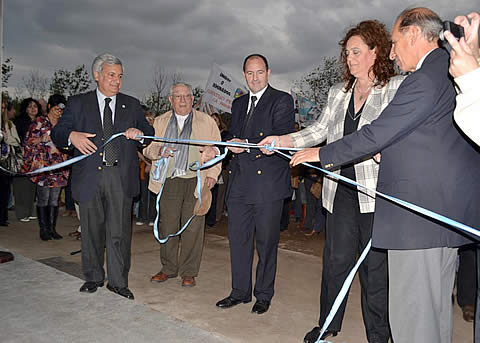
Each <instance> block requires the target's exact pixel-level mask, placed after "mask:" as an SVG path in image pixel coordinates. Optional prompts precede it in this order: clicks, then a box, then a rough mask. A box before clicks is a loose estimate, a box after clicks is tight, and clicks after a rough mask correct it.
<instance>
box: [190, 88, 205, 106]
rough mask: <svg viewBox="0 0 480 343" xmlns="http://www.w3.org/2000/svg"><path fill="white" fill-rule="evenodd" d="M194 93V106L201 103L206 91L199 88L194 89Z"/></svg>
mask: <svg viewBox="0 0 480 343" xmlns="http://www.w3.org/2000/svg"><path fill="white" fill-rule="evenodd" d="M192 93H193V104H194V105H195V104H196V103H198V102H199V101H200V98H201V97H202V95H203V93H204V90H203V88H201V87H199V86H197V87H195V88H194V89H192Z"/></svg>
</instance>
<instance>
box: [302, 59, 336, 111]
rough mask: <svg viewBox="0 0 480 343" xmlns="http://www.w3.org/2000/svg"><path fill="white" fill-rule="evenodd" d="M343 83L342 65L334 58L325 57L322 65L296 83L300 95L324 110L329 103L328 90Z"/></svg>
mask: <svg viewBox="0 0 480 343" xmlns="http://www.w3.org/2000/svg"><path fill="white" fill-rule="evenodd" d="M340 81H341V73H340V65H339V63H338V60H337V59H336V58H334V57H323V59H322V64H321V65H319V66H318V67H315V68H314V69H313V70H312V71H311V72H309V73H308V74H307V75H305V76H303V77H302V78H301V79H300V80H299V81H295V83H294V84H295V86H296V87H297V88H298V93H299V94H300V95H302V96H304V97H306V98H308V99H311V100H313V101H315V102H316V103H317V106H318V109H319V110H320V109H322V108H323V106H325V104H326V103H327V97H328V90H329V89H330V87H332V86H333V85H334V84H336V83H338V82H340Z"/></svg>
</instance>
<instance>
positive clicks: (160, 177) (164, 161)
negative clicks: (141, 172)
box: [142, 136, 228, 244]
mask: <svg viewBox="0 0 480 343" xmlns="http://www.w3.org/2000/svg"><path fill="white" fill-rule="evenodd" d="M142 138H146V137H145V136H142ZM164 150H165V147H164V148H163V149H162V152H161V154H162V155H163V153H164ZM227 154H228V149H227V148H225V151H224V153H223V154H221V155H218V156H216V157H215V158H213V159H211V160H210V161H208V162H206V163H204V164H202V165H200V163H199V162H198V161H196V162H193V163H192V164H190V166H189V168H190V169H191V170H193V171H196V172H197V185H196V188H195V193H196V194H197V197H198V201H199V203H200V204H202V179H201V174H200V171H201V170H202V169H205V168H208V167H211V166H213V165H214V164H216V163H218V162H220V161H221V160H223V159H224V158H225V157H226V156H227ZM169 160H170V157H167V158H165V157H162V158H161V159H159V160H157V161H155V166H156V168H155V171H154V175H153V179H154V180H155V181H157V182H161V184H162V186H161V187H160V191H159V192H158V194H157V202H156V207H155V208H156V209H157V216H156V218H155V221H154V222H153V235H154V236H155V238H156V239H157V241H158V242H159V243H160V244H164V243H166V242H167V241H168V240H169V239H170V238H171V237H175V236H179V235H181V234H182V233H183V232H184V231H185V230H186V229H187V227H188V225H189V224H190V223H191V221H192V220H193V218H194V217H195V214H194V215H192V216H191V217H190V218H189V219H188V220H187V222H186V223H185V224H184V225H183V226H182V228H180V230H178V231H177V232H176V233H171V234H169V235H167V236H166V237H165V238H160V234H159V232H158V221H159V213H160V198H161V197H162V193H163V187H164V186H165V180H166V176H167V169H168V163H169ZM162 165H163V167H161V168H159V166H162ZM160 169H162V170H163V173H162V175H160V172H159V170H160Z"/></svg>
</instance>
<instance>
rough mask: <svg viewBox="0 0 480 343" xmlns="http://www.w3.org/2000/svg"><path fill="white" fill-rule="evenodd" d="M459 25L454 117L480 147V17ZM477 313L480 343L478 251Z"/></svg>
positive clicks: (462, 19) (452, 40)
mask: <svg viewBox="0 0 480 343" xmlns="http://www.w3.org/2000/svg"><path fill="white" fill-rule="evenodd" d="M455 23H456V24H457V25H461V26H462V27H463V29H464V33H465V36H464V37H461V38H460V39H459V40H458V42H457V39H456V37H454V36H453V35H452V34H451V33H450V32H445V34H444V35H445V38H446V39H447V40H448V42H449V44H450V45H451V47H452V51H451V53H450V68H449V71H450V74H452V76H453V77H454V78H455V83H456V84H457V87H458V91H459V93H458V95H457V107H456V108H455V113H454V118H455V122H456V123H457V125H458V126H459V127H460V128H461V129H462V131H463V132H464V133H465V134H466V135H467V136H468V137H469V138H470V139H472V141H473V142H474V143H475V144H477V145H479V146H480V93H479V92H478V85H479V83H480V51H479V45H478V28H479V26H480V14H478V13H476V12H472V13H470V14H468V15H467V16H458V17H456V18H455ZM477 278H478V279H477V313H476V315H475V343H480V310H479V309H480V250H477Z"/></svg>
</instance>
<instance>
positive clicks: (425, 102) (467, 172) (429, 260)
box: [292, 8, 480, 343]
mask: <svg viewBox="0 0 480 343" xmlns="http://www.w3.org/2000/svg"><path fill="white" fill-rule="evenodd" d="M441 29H442V21H441V19H440V18H439V17H438V15H437V14H435V13H434V12H433V11H431V10H430V9H427V8H412V9H407V10H405V11H403V12H402V13H401V14H400V15H399V17H398V18H397V20H396V22H395V25H394V28H393V33H392V42H393V45H392V51H391V55H390V57H391V58H392V59H395V60H396V62H397V64H398V65H399V66H400V68H401V69H402V70H404V71H406V72H410V73H411V74H410V75H408V76H407V78H406V79H405V80H404V81H403V83H402V84H401V85H400V87H399V88H398V91H397V93H396V95H395V97H394V98H393V100H392V102H391V103H390V104H389V105H388V106H387V107H386V108H385V110H384V111H383V112H382V114H381V115H380V117H379V118H378V119H377V120H375V121H373V122H372V123H371V124H370V125H365V126H364V127H362V128H361V129H360V130H358V131H356V132H354V133H353V134H351V135H348V136H345V137H344V138H343V139H341V140H338V141H336V142H334V143H332V144H328V145H327V146H325V147H324V148H321V149H320V150H319V149H306V150H303V151H301V152H298V153H297V154H296V155H295V156H294V158H293V159H292V164H293V165H296V164H298V163H301V162H304V161H320V163H321V164H322V166H323V167H324V168H329V169H337V168H339V167H340V166H342V165H344V164H347V163H350V162H352V161H356V160H359V159H362V158H365V157H367V156H371V155H372V154H375V153H377V152H378V151H381V154H382V158H381V165H380V171H379V175H378V185H377V189H378V190H379V191H380V192H383V193H387V194H390V195H392V196H394V197H397V198H400V199H402V200H405V201H408V202H411V203H414V204H417V205H420V206H422V207H425V208H427V209H430V210H432V211H435V212H437V213H441V214H443V215H445V216H447V217H450V218H452V219H455V220H458V221H460V222H463V223H465V224H467V225H470V226H474V227H478V226H479V225H480V212H479V211H478V209H477V208H476V207H477V204H478V203H479V200H480V193H479V192H478V190H479V189H480V179H479V178H478V172H477V167H478V165H480V155H479V154H478V152H477V151H475V149H474V147H473V146H471V145H470V144H469V142H467V141H466V140H465V139H464V137H462V135H461V134H460V132H459V131H458V129H457V128H456V127H455V126H454V125H453V111H454V109H455V89H454V86H453V83H452V81H451V80H450V79H449V75H448V63H449V56H448V53H447V52H446V51H445V50H443V49H441V48H439V47H438V37H439V36H438V35H439V32H440V31H441ZM372 241H373V246H374V247H379V248H385V249H388V269H389V278H390V281H389V292H390V293H389V303H390V307H389V315H390V325H391V329H392V336H393V340H394V341H395V342H396V343H403V342H450V341H451V339H452V334H453V321H452V303H451V295H452V289H453V283H454V278H455V261H456V257H457V247H459V246H461V245H463V244H465V243H469V242H471V241H470V239H468V238H467V237H465V236H464V235H463V234H461V233H458V232H457V231H456V230H454V229H452V228H451V227H447V226H446V225H442V224H440V223H439V222H437V221H434V220H430V219H427V218H425V217H424V216H421V215H418V214H416V213H413V212H411V211H410V210H408V209H405V208H403V207H401V206H398V205H395V204H393V203H391V202H389V201H387V200H385V199H382V198H379V199H377V204H376V211H375V218H374V224H373V234H372Z"/></svg>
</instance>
